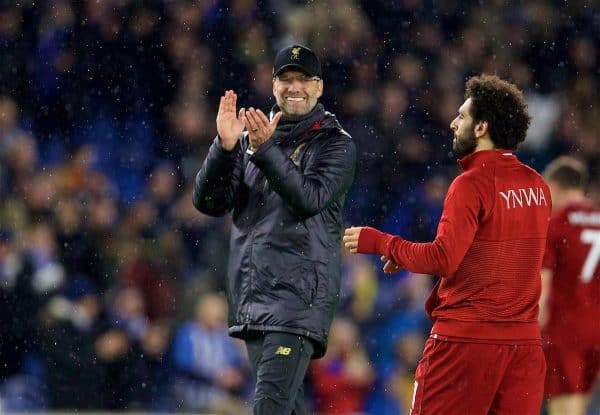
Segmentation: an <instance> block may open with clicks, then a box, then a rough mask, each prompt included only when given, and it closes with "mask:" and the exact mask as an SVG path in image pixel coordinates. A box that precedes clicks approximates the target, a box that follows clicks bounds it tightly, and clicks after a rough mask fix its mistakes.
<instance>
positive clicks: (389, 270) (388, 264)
mask: <svg viewBox="0 0 600 415" xmlns="http://www.w3.org/2000/svg"><path fill="white" fill-rule="evenodd" d="M381 262H385V264H384V265H383V272H384V273H385V274H393V273H394V272H398V271H400V270H401V269H402V267H400V266H399V265H397V264H396V263H395V262H394V261H392V260H391V259H387V258H386V257H384V256H382V257H381Z"/></svg>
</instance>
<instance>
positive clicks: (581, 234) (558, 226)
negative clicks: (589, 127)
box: [540, 156, 600, 415]
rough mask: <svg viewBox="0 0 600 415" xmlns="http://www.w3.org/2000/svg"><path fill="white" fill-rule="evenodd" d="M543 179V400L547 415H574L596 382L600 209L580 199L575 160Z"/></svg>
mask: <svg viewBox="0 0 600 415" xmlns="http://www.w3.org/2000/svg"><path fill="white" fill-rule="evenodd" d="M544 177H545V179H546V181H547V182H548V186H549V187H550V191H551V193H552V208H553V215H552V219H551V221H550V225H549V228H548V242H547V244H546V255H545V257H544V263H543V267H542V296H541V299H540V325H541V326H542V329H543V333H544V346H545V349H546V350H545V351H546V362H547V364H548V371H547V374H546V390H545V394H546V397H548V398H549V400H548V413H549V415H579V414H584V413H586V410H587V405H588V402H589V398H590V392H591V391H592V390H593V388H594V385H595V384H596V382H597V381H598V376H600V320H599V319H598V316H600V267H599V266H598V265H599V264H598V261H599V260H600V207H598V206H597V205H595V204H594V203H592V201H591V200H589V199H587V198H586V197H585V189H586V186H587V181H588V172H587V167H586V166H585V165H584V164H583V163H582V162H581V161H580V160H577V159H575V158H573V157H568V156H562V157H559V158H557V159H555V160H554V161H552V162H551V163H550V164H549V165H548V166H547V167H546V169H545V170H544Z"/></svg>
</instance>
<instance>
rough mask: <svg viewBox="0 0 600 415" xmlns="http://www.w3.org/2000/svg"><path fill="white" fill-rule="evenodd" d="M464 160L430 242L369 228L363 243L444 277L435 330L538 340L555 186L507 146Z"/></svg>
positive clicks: (434, 305) (435, 299)
mask: <svg viewBox="0 0 600 415" xmlns="http://www.w3.org/2000/svg"><path fill="white" fill-rule="evenodd" d="M460 164H461V166H462V167H463V169H464V170H465V171H464V173H462V174H461V175H460V176H458V177H457V178H456V179H455V180H454V181H453V182H452V184H451V185H450V188H449V189H448V194H447V195H446V200H445V201H444V210H443V212H442V217H441V219H440V223H439V225H438V230H437V235H436V238H435V240H434V241H433V242H430V243H414V242H410V241H407V240H404V239H403V238H401V237H399V236H392V235H388V234H382V235H373V236H371V234H372V233H373V232H369V231H367V232H365V235H364V237H363V232H361V239H362V241H363V244H364V246H367V245H373V244H374V245H375V252H377V253H380V254H382V255H385V256H386V257H388V258H390V259H391V260H393V261H394V262H395V263H396V264H398V265H399V266H401V267H403V268H406V269H408V270H409V271H412V272H417V273H423V274H430V275H437V276H439V277H441V278H440V281H439V283H438V284H437V285H436V286H435V288H434V290H433V292H432V293H431V295H430V296H429V299H428V300H427V303H426V305H425V307H426V309H427V313H428V315H429V316H430V317H431V318H432V319H433V320H434V326H433V329H432V333H434V334H438V335H443V336H459V337H465V338H471V339H482V340H494V341H497V342H498V341H513V340H515V341H519V340H524V341H525V340H526V341H536V340H537V341H539V340H540V329H539V324H538V313H539V307H538V301H539V297H540V292H541V278H540V269H541V265H542V259H543V256H544V249H545V246H546V233H547V230H548V221H549V218H550V212H551V205H552V202H551V199H550V190H549V189H548V186H547V185H546V183H545V182H544V180H543V179H542V177H541V176H540V175H539V174H538V173H537V172H535V171H534V170H533V169H531V168H529V167H527V166H525V165H524V164H522V163H520V162H519V161H518V160H517V158H516V157H515V156H514V154H512V152H510V151H505V150H488V151H478V152H475V153H473V154H471V155H469V156H467V157H465V158H463V159H461V160H460ZM373 239H374V240H373ZM360 250H361V241H359V252H360ZM367 251H371V249H368V250H367ZM363 252H364V251H363Z"/></svg>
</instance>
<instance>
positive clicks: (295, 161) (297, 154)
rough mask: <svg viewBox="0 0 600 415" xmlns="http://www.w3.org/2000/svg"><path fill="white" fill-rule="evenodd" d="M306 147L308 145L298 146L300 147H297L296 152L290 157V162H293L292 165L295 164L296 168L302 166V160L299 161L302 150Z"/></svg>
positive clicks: (301, 144)
mask: <svg viewBox="0 0 600 415" xmlns="http://www.w3.org/2000/svg"><path fill="white" fill-rule="evenodd" d="M305 145H306V143H300V144H298V147H296V148H295V149H294V151H293V152H292V155H291V156H290V160H292V163H294V164H295V165H296V166H300V160H299V158H300V157H299V156H300V150H302V147H304V146H305Z"/></svg>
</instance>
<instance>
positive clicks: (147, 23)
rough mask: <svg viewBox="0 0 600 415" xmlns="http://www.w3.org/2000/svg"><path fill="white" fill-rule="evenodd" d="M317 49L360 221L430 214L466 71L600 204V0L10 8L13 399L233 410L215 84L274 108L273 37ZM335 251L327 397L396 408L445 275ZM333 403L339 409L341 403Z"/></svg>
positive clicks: (240, 360)
mask: <svg viewBox="0 0 600 415" xmlns="http://www.w3.org/2000/svg"><path fill="white" fill-rule="evenodd" d="M291 42H300V43H304V44H306V45H309V46H311V47H312V48H313V49H314V50H315V51H316V52H317V54H318V55H320V56H321V57H322V62H323V64H324V80H325V94H324V97H323V99H322V101H323V102H324V104H325V107H326V108H327V109H328V110H330V111H332V112H334V113H335V114H336V115H337V116H338V117H339V119H340V121H341V122H342V125H343V126H344V127H345V129H346V130H348V131H349V132H350V133H351V134H352V136H353V137H354V139H355V141H356V144H357V148H358V154H359V162H358V169H357V174H356V180H355V184H354V186H353V189H352V191H351V193H350V195H349V196H348V199H347V209H346V218H347V223H348V224H354V225H358V224H371V225H375V226H378V227H381V228H383V229H385V230H387V231H389V232H393V233H399V234H402V235H404V236H406V237H408V238H409V239H413V240H427V239H429V238H432V237H433V235H434V234H435V227H436V225H437V221H438V219H439V215H440V213H441V204H442V201H443V197H444V195H445V191H446V189H447V186H448V184H449V181H450V180H451V179H452V178H453V177H454V175H455V174H456V173H457V167H456V163H455V160H454V158H453V157H452V155H451V153H450V149H451V139H452V137H451V132H450V129H449V123H450V121H451V120H452V119H453V118H454V116H455V114H456V112H457V109H458V107H459V106H460V104H461V103H462V100H463V98H462V91H463V84H464V81H465V79H466V77H468V76H469V75H472V74H476V73H480V72H491V73H496V74H498V75H500V76H502V77H506V78H509V79H511V80H512V81H514V82H516V83H517V84H518V85H519V86H520V87H521V88H523V89H524V91H525V93H526V98H527V101H528V103H529V108H530V111H531V113H532V115H533V116H534V120H533V124H532V126H531V128H530V131H529V136H528V138H527V142H526V144H525V145H524V146H523V147H522V148H521V149H520V151H519V153H518V154H519V157H520V158H521V160H523V161H525V162H526V163H528V164H530V165H531V166H533V167H534V168H536V169H538V170H541V169H542V168H543V167H544V166H545V164H546V163H547V162H548V161H549V160H551V159H552V158H554V157H555V156H556V155H558V154H566V153H570V154H575V155H577V156H579V157H581V158H582V159H584V160H585V161H587V162H588V164H589V166H590V168H591V170H592V178H593V182H592V185H591V187H590V195H591V196H592V198H594V199H595V200H597V201H598V200H600V180H599V176H598V166H600V163H599V162H600V134H599V133H598V132H599V131H600V105H599V104H600V102H599V99H598V93H597V92H598V90H599V88H600V83H599V81H600V11H599V9H598V7H597V6H594V2H592V1H577V0H575V1H569V2H563V1H527V2H524V1H523V2H516V3H515V2H504V1H498V0H495V1H490V2H478V1H456V0H454V1H453V0H448V1H433V0H428V1H417V0H402V1H400V0H399V1H391V0H390V1H384V0H363V1H359V0H323V1H314V2H300V1H291V0H287V1H285V0H277V1H275V0H272V1H269V0H264V1H261V0H230V1H219V0H196V1H192V0H163V1H159V0H155V1H152V0H148V1H137V0H103V1H96V0H87V1H68V0H55V1H47V2H44V1H41V2H40V1H35V2H34V1H32V0H21V1H3V2H2V5H0V283H1V287H0V293H1V299H0V333H2V334H1V335H0V360H1V362H0V363H1V364H0V405H1V407H2V408H3V409H4V410H28V411H31V410H44V409H56V408H61V409H79V410H85V409H104V410H140V411H178V410H184V411H203V410H205V411H211V412H220V413H230V414H239V413H242V411H243V408H244V407H245V406H244V405H247V403H248V402H249V400H250V399H251V389H252V388H251V386H249V385H251V380H250V377H249V372H248V368H247V366H246V363H245V356H244V353H243V351H242V349H241V348H240V346H239V344H238V343H236V342H234V341H233V340H231V339H229V338H228V337H227V335H226V326H225V316H226V305H225V303H224V302H223V299H222V297H220V296H219V295H215V294H216V293H219V292H220V291H221V290H222V289H223V281H224V275H223V274H224V272H225V263H226V259H227V249H228V248H227V246H228V230H229V219H228V218H227V217H225V218H210V217H206V216H203V215H201V214H199V213H198V212H196V211H195V210H194V208H193V206H192V203H191V185H192V183H193V179H194V175H195V173H196V171H197V169H198V168H199V166H200V164H201V162H202V160H203V157H204V155H205V153H206V151H207V149H208V146H209V145H210V143H211V141H212V139H213V138H214V135H215V133H216V129H215V121H214V120H215V116H216V110H217V103H218V97H219V96H220V95H221V94H222V93H223V92H224V91H225V90H226V89H230V88H231V89H234V90H235V91H236V92H237V93H238V95H239V96H240V105H243V106H246V107H248V106H254V107H257V108H262V109H263V110H268V109H269V108H270V107H271V106H272V105H273V103H274V100H273V98H272V96H271V93H272V91H271V77H272V74H271V71H272V58H273V54H274V52H275V51H276V50H277V49H278V48H280V47H282V46H284V45H286V44H288V43H291ZM379 268H380V266H379V263H378V260H377V259H376V258H363V257H361V256H354V257H352V258H348V259H347V260H346V261H345V263H344V269H343V287H342V304H341V307H340V311H339V318H338V319H337V320H336V322H335V323H334V327H333V329H332V334H331V342H330V343H331V344H330V349H329V353H328V355H327V357H326V358H325V359H323V360H321V361H318V362H317V363H316V364H314V365H313V367H312V368H311V370H310V374H309V376H308V378H309V382H308V390H309V394H310V397H311V402H312V403H313V409H314V410H315V411H318V412H320V413H348V412H357V413H358V412H364V413H369V414H398V413H402V414H406V413H407V406H409V405H410V400H411V393H412V379H411V373H412V372H411V371H413V370H414V368H415V366H416V360H417V359H418V357H419V356H420V352H421V349H422V344H423V342H424V339H425V336H426V335H427V331H428V328H429V325H428V321H427V319H426V317H425V316H424V314H423V311H422V310H423V301H424V298H425V297H426V295H427V294H428V292H429V290H430V288H431V284H432V281H433V278H432V277H425V276H423V277H419V278H407V276H408V275H407V274H406V273H402V274H399V275H394V276H383V275H382V274H381V273H380V271H379ZM336 411H337V412H336Z"/></svg>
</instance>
